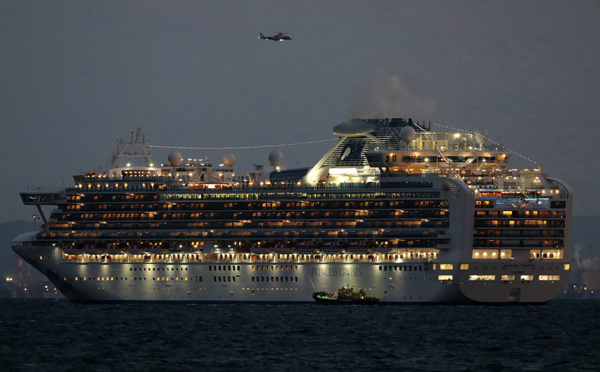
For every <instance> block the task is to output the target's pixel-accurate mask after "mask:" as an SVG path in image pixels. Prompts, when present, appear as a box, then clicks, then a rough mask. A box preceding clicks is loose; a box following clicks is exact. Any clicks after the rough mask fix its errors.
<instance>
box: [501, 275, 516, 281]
mask: <svg viewBox="0 0 600 372" xmlns="http://www.w3.org/2000/svg"><path fill="white" fill-rule="evenodd" d="M501 280H502V281H505V282H506V281H510V280H515V276H514V275H502V278H501Z"/></svg>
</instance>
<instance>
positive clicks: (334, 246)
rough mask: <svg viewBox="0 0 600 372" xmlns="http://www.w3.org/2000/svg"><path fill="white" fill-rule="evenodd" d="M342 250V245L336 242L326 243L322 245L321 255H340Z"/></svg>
mask: <svg viewBox="0 0 600 372" xmlns="http://www.w3.org/2000/svg"><path fill="white" fill-rule="evenodd" d="M343 250H344V249H343V246H342V243H340V242H339V241H338V240H334V241H332V242H327V243H325V244H324V245H323V253H327V254H339V253H342V251H343Z"/></svg>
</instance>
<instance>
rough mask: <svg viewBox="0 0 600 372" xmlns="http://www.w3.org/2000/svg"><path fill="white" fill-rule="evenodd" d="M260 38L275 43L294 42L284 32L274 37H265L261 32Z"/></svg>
mask: <svg viewBox="0 0 600 372" xmlns="http://www.w3.org/2000/svg"><path fill="white" fill-rule="evenodd" d="M258 38H259V39H263V40H273V41H290V40H292V38H291V37H289V36H287V35H286V34H285V33H284V32H280V33H277V34H275V35H273V36H265V35H263V34H262V32H261V33H260V36H259V37H258Z"/></svg>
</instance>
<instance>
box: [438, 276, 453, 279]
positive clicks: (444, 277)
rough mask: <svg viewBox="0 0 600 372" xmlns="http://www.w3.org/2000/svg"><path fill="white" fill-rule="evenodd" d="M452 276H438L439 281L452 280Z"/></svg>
mask: <svg viewBox="0 0 600 372" xmlns="http://www.w3.org/2000/svg"><path fill="white" fill-rule="evenodd" d="M452 279H453V277H452V275H438V280H452Z"/></svg>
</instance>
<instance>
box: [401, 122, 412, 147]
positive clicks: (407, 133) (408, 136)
mask: <svg viewBox="0 0 600 372" xmlns="http://www.w3.org/2000/svg"><path fill="white" fill-rule="evenodd" d="M400 135H401V136H402V139H403V140H404V142H406V143H407V144H408V143H409V142H410V141H412V140H414V139H415V130H414V128H413V127H409V126H405V127H402V129H400Z"/></svg>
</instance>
